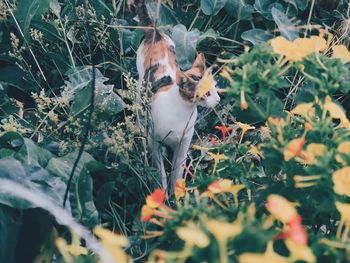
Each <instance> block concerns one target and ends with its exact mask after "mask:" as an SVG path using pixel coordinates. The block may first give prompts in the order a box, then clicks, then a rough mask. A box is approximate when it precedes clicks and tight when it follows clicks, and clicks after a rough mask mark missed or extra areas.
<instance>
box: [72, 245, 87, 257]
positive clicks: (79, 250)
mask: <svg viewBox="0 0 350 263" xmlns="http://www.w3.org/2000/svg"><path fill="white" fill-rule="evenodd" d="M67 251H68V252H69V253H70V254H72V255H74V256H80V255H87V254H88V250H87V249H86V248H85V247H82V246H78V245H68V246H67Z"/></svg>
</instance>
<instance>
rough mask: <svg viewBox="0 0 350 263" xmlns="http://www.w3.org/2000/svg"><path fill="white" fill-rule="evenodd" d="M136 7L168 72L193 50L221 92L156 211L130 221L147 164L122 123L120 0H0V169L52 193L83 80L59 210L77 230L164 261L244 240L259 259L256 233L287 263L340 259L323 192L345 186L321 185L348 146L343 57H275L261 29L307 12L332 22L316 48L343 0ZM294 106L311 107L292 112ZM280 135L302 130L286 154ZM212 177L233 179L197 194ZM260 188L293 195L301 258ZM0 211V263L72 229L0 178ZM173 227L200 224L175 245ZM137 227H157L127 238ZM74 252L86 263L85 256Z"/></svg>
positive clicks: (309, 28) (126, 28)
mask: <svg viewBox="0 0 350 263" xmlns="http://www.w3.org/2000/svg"><path fill="white" fill-rule="evenodd" d="M147 7H148V9H149V12H150V14H151V15H152V16H153V17H154V18H156V21H157V26H158V28H159V29H160V30H162V31H164V32H165V33H166V34H168V35H169V36H170V37H171V38H172V39H173V40H174V42H175V44H176V53H177V58H178V61H179V64H180V66H181V68H182V69H183V70H185V69H188V68H189V67H190V66H191V64H192V62H193V60H194V58H195V57H196V53H197V52H203V53H204V54H205V56H206V60H207V63H208V64H210V65H212V64H215V63H217V64H219V67H218V70H217V71H215V67H214V74H215V75H216V76H215V77H216V80H217V82H218V87H219V88H220V90H219V91H222V92H223V93H222V94H221V97H222V100H221V103H220V106H219V107H218V108H217V109H216V110H215V111H213V112H211V113H210V114H208V112H207V111H205V110H201V109H200V110H199V116H200V117H199V120H198V123H197V126H196V130H197V136H196V137H195V138H194V141H195V142H194V143H195V144H196V145H197V148H196V147H194V149H193V150H191V151H190V153H189V158H188V162H187V166H186V168H187V169H186V184H187V185H186V189H185V193H184V196H183V197H182V198H180V200H177V201H175V200H174V198H173V197H170V198H169V200H167V201H165V202H164V203H163V205H160V208H159V207H158V208H156V209H160V212H161V213H160V215H165V217H164V218H163V217H161V216H159V217H158V216H154V219H155V218H156V219H157V220H158V222H155V221H153V222H149V223H141V222H140V214H141V216H142V212H141V207H142V205H143V204H144V203H145V198H146V196H147V195H149V194H150V193H151V192H152V191H153V189H155V188H157V187H158V186H159V185H160V183H159V179H160V178H159V174H158V172H157V171H156V169H154V168H153V167H152V165H151V163H152V162H151V159H152V157H151V155H150V153H149V149H148V148H147V138H146V136H145V135H144V134H142V133H141V132H140V129H139V127H137V125H136V114H137V113H140V114H141V115H143V117H145V119H146V118H147V115H148V114H149V105H148V104H149V102H150V100H151V98H149V97H148V96H149V94H146V95H145V97H143V98H142V100H143V101H144V102H145V104H146V107H145V110H143V111H140V109H139V105H136V104H135V92H136V90H137V89H138V86H137V81H135V80H134V79H133V77H134V78H137V77H136V67H135V64H136V62H135V51H136V50H137V48H138V46H139V44H140V42H141V40H142V37H143V31H142V29H141V28H138V27H137V26H138V22H137V21H138V18H137V16H136V12H135V9H134V7H133V6H132V5H130V1H126V0H122V1H114V0H91V1H78V0H74V1H73V0H44V1H39V0H33V1H27V0H0V44H1V45H0V65H1V70H0V118H1V120H0V179H10V180H12V181H14V182H17V183H18V184H19V185H22V186H25V187H26V188H27V189H30V190H31V191H32V192H33V193H42V194H44V195H45V196H46V197H47V198H48V200H50V201H52V202H53V203H54V204H55V206H57V207H61V206H62V203H63V195H64V191H65V189H66V186H67V180H68V176H69V174H70V173H71V171H72V169H73V165H74V162H75V160H76V158H77V154H78V148H79V146H80V144H81V142H82V140H83V133H84V132H83V127H84V126H85V124H86V121H87V116H88V110H87V109H88V108H89V106H90V103H91V94H92V91H93V89H94V91H95V94H94V95H95V101H94V105H93V106H94V111H93V114H92V122H91V129H90V131H89V134H88V138H87V144H86V147H85V150H84V152H83V155H82V158H81V160H80V161H79V163H78V165H77V168H76V170H75V173H74V175H73V183H72V186H71V188H70V191H69V202H68V205H67V209H66V210H67V211H68V212H69V213H70V215H71V216H73V217H74V218H75V220H76V221H77V222H79V223H80V224H82V225H84V226H86V227H88V228H90V229H92V228H94V227H95V226H96V225H99V224H103V225H104V226H106V227H108V228H111V229H113V230H115V232H117V233H121V234H123V235H124V236H127V237H128V238H129V240H130V243H131V244H130V246H127V249H126V251H127V253H128V254H130V255H131V256H132V257H134V258H137V259H140V260H145V258H146V257H147V258H148V259H149V261H150V262H152V260H154V261H155V260H156V259H157V258H159V257H162V256H163V257H164V260H165V261H166V262H175V261H179V262H181V261H183V262H184V261H185V260H186V258H189V259H188V260H189V261H191V262H192V261H193V262H202V261H207V262H214V261H217V260H218V258H220V259H221V260H224V259H225V258H226V257H225V253H226V252H227V255H226V256H227V260H228V261H227V262H238V261H243V260H242V258H241V256H242V255H244V254H247V253H260V254H259V255H258V256H259V258H260V259H259V260H260V262H262V261H263V259H264V256H266V255H265V254H262V253H265V252H266V251H267V252H269V251H270V252H271V245H273V248H272V250H273V251H274V253H277V254H278V255H279V256H281V257H284V258H287V257H288V260H289V261H290V262H295V261H298V260H299V261H300V260H301V261H303V260H304V261H307V262H312V261H313V260H311V259H312V257H311V259H310V257H308V258H307V257H306V256H305V255H307V252H305V251H306V250H305V249H309V252H310V251H311V253H312V255H314V257H315V258H316V259H317V261H319V262H323V261H324V262H336V261H339V262H345V261H347V260H348V257H349V255H348V252H347V251H348V250H349V239H348V236H347V235H346V233H347V232H346V231H348V223H349V222H345V223H346V224H345V226H344V228H342V227H341V224H340V226H339V224H338V222H339V220H340V219H343V218H341V216H340V210H339V209H338V208H337V207H336V202H341V203H345V204H347V203H349V196H347V195H345V194H340V193H339V191H338V192H337V190H335V181H334V173H335V171H338V170H340V169H342V168H344V167H348V166H349V165H350V158H349V153H348V152H346V151H345V150H344V149H343V150H341V149H342V147H344V145H346V144H344V143H346V142H348V141H349V139H350V138H349V132H348V129H349V127H348V125H349V124H348V123H347V122H346V121H345V120H346V110H349V103H348V100H349V99H348V92H349V83H348V80H349V76H348V75H349V70H348V68H347V67H346V66H344V64H343V63H342V61H341V60H339V59H333V58H330V55H331V52H330V51H329V50H328V51H325V52H323V53H316V54H310V55H308V56H306V57H305V58H304V59H303V60H299V61H296V62H291V61H288V60H286V59H285V58H284V57H283V56H282V55H281V54H278V52H276V51H275V50H273V48H272V47H271V45H270V44H269V42H268V41H269V40H271V39H273V38H274V37H275V36H276V35H282V36H284V37H285V38H287V39H288V40H290V41H292V40H294V39H297V38H298V37H300V36H303V35H305V36H306V35H307V36H309V35H316V34H318V33H319V32H318V29H319V27H317V26H314V25H317V24H318V25H322V27H323V28H326V29H327V30H329V31H330V33H332V34H334V36H335V38H334V40H333V42H332V43H331V46H332V45H333V44H335V43H337V44H339V43H345V44H347V43H348V40H349V39H348V26H347V25H348V19H349V17H348V12H347V10H348V1H345V0H339V1H338V0H337V1H307V0H278V1H272V0H227V1H226V0H201V1H199V0H198V1H188V0H181V1H180V0H174V1H171V0H169V1H166V2H162V3H161V4H160V6H159V12H158V10H157V9H158V5H157V3H156V2H154V1H151V2H148V3H147ZM135 27H136V28H135ZM327 40H328V39H327ZM331 46H330V47H329V49H331ZM92 62H93V63H94V65H95V66H96V83H95V85H94V86H93V85H92V67H91V63H92ZM225 72H226V74H223V73H225ZM220 73H221V74H220ZM219 75H220V76H219ZM298 106H299V107H301V108H297V107H298ZM303 107H304V108H303ZM305 107H306V109H307V112H308V113H312V114H306V113H305V112H303V110H301V109H305ZM296 109H298V110H296ZM293 110H295V112H293ZM297 111H298V112H297ZM291 112H292V113H291ZM245 123H246V124H248V123H249V124H250V125H253V124H254V125H253V126H244V125H245ZM146 126H147V124H146ZM224 128H226V129H227V128H229V129H228V130H227V132H223V129H224ZM246 129H248V130H246ZM295 139H302V140H301V142H303V144H302V145H300V144H297V146H299V148H300V149H299V148H298V147H297V148H298V149H299V150H300V151H299V152H298V151H291V152H292V153H295V154H294V156H292V157H291V158H290V159H288V158H286V155H288V154H286V149H289V147H292V146H293V145H294V144H293V145H292V146H291V143H295V141H293V140H295ZM315 144H317V145H318V147H321V148H322V147H325V148H326V151H325V152H322V154H319V155H317V154H316V155H315V154H313V153H312V151H311V150H310V149H309V148H310V147H311V148H312V147H313V146H315ZM310 145H311V146H310ZM320 145H323V146H320ZM293 147H294V146H293ZM293 147H292V148H293ZM195 148H196V149H195ZM293 149H294V148H293ZM215 158H218V159H215ZM191 175H192V176H191ZM297 180H299V181H298V182H296V181H297ZM218 182H219V186H220V187H224V186H225V184H226V186H227V185H228V184H230V187H231V186H232V187H236V188H232V189H235V190H232V189H231V188H230V191H228V192H225V191H223V190H222V192H220V193H214V198H213V195H211V194H213V193H211V190H210V189H212V187H214V186H216V187H217V186H218V185H217V184H218ZM343 183H344V182H343ZM220 184H222V185H220ZM0 187H1V186H0ZM214 188H215V187H214ZM178 190H179V189H178ZM180 190H181V189H180ZM180 190H179V191H180ZM182 190H183V189H182ZM226 190H227V189H226ZM214 191H215V190H214ZM220 191H221V190H220ZM272 194H278V195H281V196H284V197H285V198H286V199H288V200H289V201H290V202H293V203H297V204H298V205H297V206H296V207H294V206H293V207H294V208H293V209H295V211H296V212H295V213H297V214H298V216H300V218H301V220H302V221H301V222H299V223H300V224H298V222H297V223H296V225H297V226H299V227H300V226H301V228H302V229H304V228H305V229H306V230H305V235H306V239H307V241H308V244H309V245H308V246H303V247H299V249H301V248H303V249H304V250H299V251H303V252H304V254H303V256H304V258H298V257H297V256H296V254H295V249H293V247H291V246H290V243H288V237H286V236H288V234H290V233H288V231H287V228H288V227H291V226H290V224H292V223H290V222H289V223H286V222H283V220H280V218H279V215H278V214H274V212H273V211H271V209H268V208H267V207H266V206H265V204H266V200H268V198H269V197H271V195H272ZM288 204H289V203H288V202H286V203H284V207H282V209H281V211H283V212H284V211H287V210H288V208H290V206H289V205H288ZM165 207H168V208H165ZM162 209H163V210H162ZM293 211H294V210H293ZM162 213H163V214H162ZM0 222H1V233H2V234H1V235H0V262H3V261H4V262H12V261H13V260H14V255H15V254H16V252H18V251H20V252H18V253H19V254H20V255H23V257H26V256H27V255H29V254H31V259H30V260H28V258H27V261H28V262H29V261H33V259H34V258H35V257H36V255H37V254H39V253H40V255H39V257H38V258H40V256H42V257H45V256H46V257H48V258H49V259H48V260H51V258H52V255H53V254H54V255H55V258H57V260H58V261H59V262H61V261H62V262H63V261H64V260H66V258H65V255H64V253H63V254H62V257H63V258H62V257H61V256H60V254H61V253H59V252H58V251H57V248H56V245H55V244H54V240H55V239H57V237H58V236H62V237H64V238H65V239H66V240H67V242H68V243H69V244H73V243H74V242H75V241H76V240H74V235H73V234H72V233H70V232H74V231H72V230H68V229H67V228H64V227H62V226H60V225H59V223H60V222H55V220H54V219H53V218H52V217H51V216H49V215H48V214H47V212H45V211H43V210H42V209H40V208H39V207H37V206H35V205H33V204H32V203H30V202H28V201H25V200H23V199H22V198H19V197H18V196H16V195H15V194H11V195H9V194H3V192H2V190H1V189H0ZM209 222H211V224H212V225H210V223H209ZM218 222H219V225H215V224H216V223H218ZM226 223H227V224H229V225H230V227H232V228H233V227H236V228H235V229H237V233H235V234H232V235H231V236H229V237H228V238H227V240H226V241H227V243H225V244H224V243H223V242H222V241H220V240H219V239H218V236H217V233H219V234H220V235H219V237H220V236H225V235H226V234H227V233H228V232H229V231H227V229H225V228H223V229H221V228H220V227H223V226H225V224H226ZM294 223H295V222H294ZM343 223H344V222H343ZM213 225H214V226H217V227H216V228H215V229H216V230H217V231H218V232H215V230H213ZM181 228H184V229H185V230H186V231H197V232H194V233H197V234H198V235H201V234H203V235H204V238H203V240H204V241H205V240H206V238H207V239H208V244H207V246H205V247H200V246H197V245H194V246H193V244H192V245H191V244H190V243H189V242H190V241H188V240H186V239H185V238H183V237H181V236H180V235H179V232H178V231H179V229H181ZM230 229H231V228H230ZM28 230H31V231H28ZM40 230H42V231H41V232H40ZM152 231H153V232H152ZM220 231H221V232H220ZM51 232H52V233H51ZM295 232H297V233H298V234H300V229H299V232H298V231H295ZM301 232H302V231H301ZM33 233H38V235H37V236H35V235H34V234H33ZM302 233H304V232H302ZM51 235H52V237H50V236H51ZM152 235H153V236H157V238H156V239H154V238H153V239H142V238H141V237H145V236H146V237H152ZM193 237H196V235H193ZM205 237H206V238H205ZM99 238H101V240H102V241H104V240H103V238H102V237H99ZM289 238H290V237H289ZM304 238H305V236H304ZM107 239H108V238H107ZM203 240H200V241H202V242H203ZM104 242H105V241H104ZM118 242H120V243H122V242H121V241H120V240H118ZM44 243H45V244H44ZM78 243H79V242H78ZM74 244H75V245H77V244H76V243H74ZM118 244H119V243H118ZM189 244H190V245H189ZM78 245H81V244H78ZM82 245H85V243H84V242H83V243H82ZM121 246H122V245H121ZM191 246H192V247H191ZM225 246H226V248H225ZM16 247H17V249H18V247H19V248H22V250H16ZM40 247H41V249H40ZM119 250H121V249H120V247H117V248H116V247H114V249H113V253H117V252H120V254H118V260H119V261H122V260H123V259H124V258H123V256H122V255H124V254H123V251H119ZM40 251H41V252H40ZM67 251H68V250H67ZM116 251H117V252H116ZM61 252H62V251H61ZM188 252H189V253H188ZM267 252H266V253H267ZM18 253H17V254H18ZM181 253H182V254H181ZM186 253H187V254H186ZM267 254H268V253H267ZM113 255H114V254H113ZM114 256H115V255H114ZM246 256H247V255H246ZM248 256H252V255H249V254H248ZM299 256H300V255H299ZM74 259H75V261H76V262H97V260H96V258H95V256H94V255H91V254H90V255H87V256H79V257H74ZM265 259H266V258H265ZM270 261H271V259H266V260H265V262H270ZM221 262H224V261H221ZM271 262H272V261H271Z"/></svg>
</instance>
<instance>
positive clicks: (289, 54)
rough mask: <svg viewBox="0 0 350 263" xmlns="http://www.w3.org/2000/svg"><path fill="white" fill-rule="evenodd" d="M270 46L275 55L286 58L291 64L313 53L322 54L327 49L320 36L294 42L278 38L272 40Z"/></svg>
mask: <svg viewBox="0 0 350 263" xmlns="http://www.w3.org/2000/svg"><path fill="white" fill-rule="evenodd" d="M270 44H271V46H272V49H273V51H274V52H275V53H277V54H280V55H282V56H284V57H286V59H287V60H289V61H291V62H295V61H301V60H303V59H304V58H305V57H306V56H308V55H310V54H312V53H316V52H320V51H321V52H322V51H325V50H326V49H327V42H326V40H325V39H324V38H322V37H319V36H312V37H310V38H297V39H295V40H294V41H293V42H291V41H289V40H287V39H285V38H284V37H282V36H278V37H276V38H274V39H272V40H271V41H270Z"/></svg>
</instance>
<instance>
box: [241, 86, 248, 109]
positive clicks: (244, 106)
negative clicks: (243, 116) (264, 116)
mask: <svg viewBox="0 0 350 263" xmlns="http://www.w3.org/2000/svg"><path fill="white" fill-rule="evenodd" d="M241 109H242V110H246V109H248V103H247V101H246V99H245V94H244V90H243V89H241Z"/></svg>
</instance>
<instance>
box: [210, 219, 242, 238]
mask: <svg viewBox="0 0 350 263" xmlns="http://www.w3.org/2000/svg"><path fill="white" fill-rule="evenodd" d="M207 228H208V230H209V231H210V232H211V233H212V234H213V235H214V236H215V238H216V239H217V240H227V239H229V238H233V237H235V236H237V235H239V234H240V233H241V232H242V229H243V225H242V223H241V222H234V223H228V222H225V221H218V220H209V221H208V222H207Z"/></svg>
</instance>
